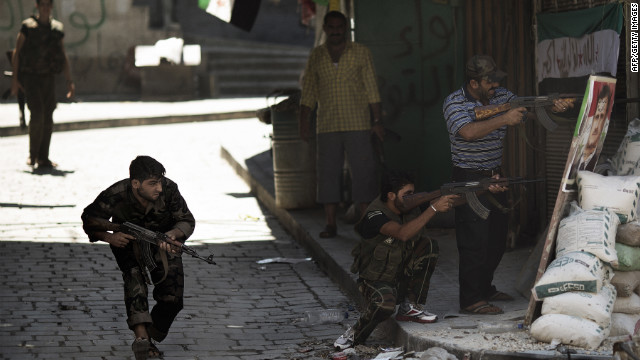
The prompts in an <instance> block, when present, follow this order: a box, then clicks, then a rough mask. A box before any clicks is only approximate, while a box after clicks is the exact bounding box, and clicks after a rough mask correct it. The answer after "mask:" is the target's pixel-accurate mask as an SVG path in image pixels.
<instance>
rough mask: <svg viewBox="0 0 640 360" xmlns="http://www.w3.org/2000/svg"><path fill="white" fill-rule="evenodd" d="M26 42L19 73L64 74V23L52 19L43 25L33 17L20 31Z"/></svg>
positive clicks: (24, 23)
mask: <svg viewBox="0 0 640 360" xmlns="http://www.w3.org/2000/svg"><path fill="white" fill-rule="evenodd" d="M20 31H21V32H22V33H23V34H24V36H25V42H24V44H23V46H22V49H21V51H20V64H19V71H20V72H21V73H27V74H38V75H49V74H58V73H60V72H62V70H63V68H64V63H65V57H64V52H63V50H62V38H63V37H64V32H63V26H62V23H61V22H60V21H58V20H54V19H51V22H50V23H49V25H41V24H39V23H38V20H37V19H36V18H35V17H34V16H32V17H30V18H28V19H26V20H24V21H23V22H22V29H21V30H20Z"/></svg>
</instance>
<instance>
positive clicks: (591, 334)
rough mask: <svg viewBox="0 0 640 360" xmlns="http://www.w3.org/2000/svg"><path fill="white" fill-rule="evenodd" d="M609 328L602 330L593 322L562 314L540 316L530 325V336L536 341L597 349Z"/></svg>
mask: <svg viewBox="0 0 640 360" xmlns="http://www.w3.org/2000/svg"><path fill="white" fill-rule="evenodd" d="M609 331H610V328H608V327H607V328H602V327H601V326H599V325H598V324H596V323H594V322H593V321H589V320H586V319H583V318H580V317H577V316H571V315H564V314H549V315H542V316H540V317H539V318H537V319H536V321H534V322H533V324H531V330H530V333H531V336H533V337H534V338H535V339H536V340H538V341H543V342H547V343H551V342H552V341H553V340H558V341H560V342H561V343H562V344H566V345H573V346H579V347H581V348H586V349H591V350H593V349H597V348H598V347H599V346H600V344H601V343H602V340H604V339H605V338H606V337H608V336H609Z"/></svg>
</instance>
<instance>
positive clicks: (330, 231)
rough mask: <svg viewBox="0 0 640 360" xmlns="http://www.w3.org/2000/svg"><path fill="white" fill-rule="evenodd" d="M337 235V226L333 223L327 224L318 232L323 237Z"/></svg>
mask: <svg viewBox="0 0 640 360" xmlns="http://www.w3.org/2000/svg"><path fill="white" fill-rule="evenodd" d="M337 235H338V228H337V226H335V225H327V226H325V227H324V230H322V231H321V232H320V237H321V238H323V239H327V238H333V237H336V236H337Z"/></svg>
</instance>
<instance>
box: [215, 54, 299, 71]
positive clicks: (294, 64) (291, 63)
mask: <svg viewBox="0 0 640 360" xmlns="http://www.w3.org/2000/svg"><path fill="white" fill-rule="evenodd" d="M306 64H307V59H298V58H287V57H278V58H249V57H237V58H210V59H208V61H207V69H209V70H225V69H230V70H240V69H248V68H251V69H256V68H262V69H272V70H276V69H298V70H303V69H304V68H305V66H306Z"/></svg>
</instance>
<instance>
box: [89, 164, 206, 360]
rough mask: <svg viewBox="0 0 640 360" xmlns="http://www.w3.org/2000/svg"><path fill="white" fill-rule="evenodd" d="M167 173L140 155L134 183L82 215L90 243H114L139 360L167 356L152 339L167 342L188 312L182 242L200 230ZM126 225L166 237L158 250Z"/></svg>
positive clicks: (132, 172) (112, 190)
mask: <svg viewBox="0 0 640 360" xmlns="http://www.w3.org/2000/svg"><path fill="white" fill-rule="evenodd" d="M164 174H165V169H164V166H162V164H160V163H159V162H158V161H156V160H155V159H153V158H151V157H149V156H138V157H136V158H135V159H134V160H133V161H132V162H131V165H130V167H129V178H127V179H123V180H120V181H118V182H116V183H115V184H113V185H111V186H110V187H108V188H107V189H106V190H104V191H103V192H101V193H100V195H98V197H97V198H96V199H95V201H94V202H93V203H91V204H90V205H89V206H87V207H86V208H85V209H84V211H83V213H82V223H83V229H84V231H85V232H86V233H87V235H88V236H89V240H90V241H91V242H96V241H104V242H107V243H109V245H110V247H111V251H112V252H113V255H114V256H115V258H116V262H117V263H118V267H119V268H120V271H121V272H122V278H123V280H124V298H125V305H126V309H127V324H128V326H129V329H131V330H132V331H133V332H134V336H135V340H134V342H133V345H132V349H133V352H134V354H135V358H136V360H140V359H147V358H158V357H160V356H161V355H162V354H161V352H160V351H159V350H158V348H157V347H156V346H155V345H154V344H153V343H152V342H151V339H153V340H155V341H158V342H160V341H162V340H164V338H165V337H166V336H167V333H168V332H169V328H170V327H171V324H172V323H173V321H174V319H175V317H176V315H178V312H180V310H182V306H183V292H184V272H183V267H182V258H181V257H180V256H179V255H180V253H181V250H182V247H183V244H182V243H183V242H184V241H185V240H186V239H187V238H188V237H189V236H190V235H191V234H192V233H193V229H194V227H195V219H194V217H193V215H192V214H191V211H189V208H188V207H187V203H186V202H185V200H184V199H183V198H182V196H181V195H180V192H179V191H178V185H177V184H176V183H174V182H173V181H171V180H170V179H168V178H166V177H164ZM124 223H128V224H135V225H137V226H138V227H140V228H142V230H145V229H149V230H152V232H151V234H153V231H158V232H162V233H164V234H165V235H166V236H164V237H163V239H162V241H156V243H155V245H157V246H155V245H153V244H151V243H150V242H149V241H145V239H143V237H144V236H142V235H141V234H138V233H135V232H134V231H131V229H133V230H136V229H138V230H140V228H138V227H135V225H134V226H133V227H132V226H127V227H125V226H123V224H124ZM136 240H137V241H136ZM188 250H190V249H188ZM209 260H210V258H209ZM205 261H206V260H205ZM147 270H148V271H149V274H150V275H151V279H149V277H148V276H147ZM150 280H152V281H153V284H154V288H153V298H154V299H155V300H156V305H155V306H154V307H153V310H152V311H151V313H149V302H148V299H147V297H148V290H147V284H148V283H151V281H150Z"/></svg>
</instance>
